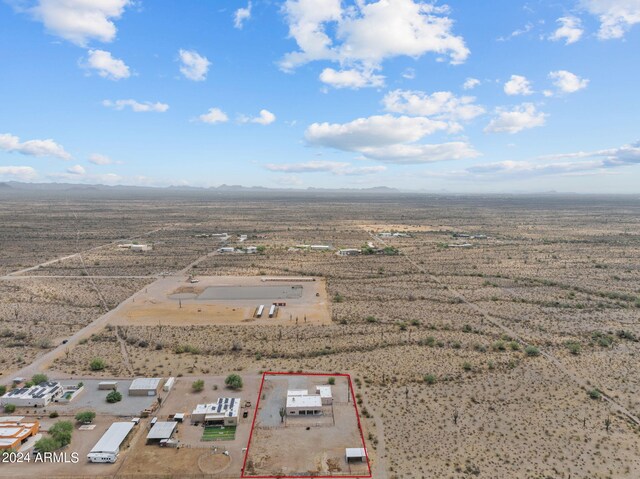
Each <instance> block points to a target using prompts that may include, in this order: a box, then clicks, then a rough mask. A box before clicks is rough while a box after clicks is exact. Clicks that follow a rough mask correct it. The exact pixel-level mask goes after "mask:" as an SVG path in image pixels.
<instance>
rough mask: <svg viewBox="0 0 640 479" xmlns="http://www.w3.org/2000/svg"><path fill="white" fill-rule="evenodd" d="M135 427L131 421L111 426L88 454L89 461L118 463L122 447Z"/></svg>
mask: <svg viewBox="0 0 640 479" xmlns="http://www.w3.org/2000/svg"><path fill="white" fill-rule="evenodd" d="M134 426H135V423H133V422H131V421H127V422H114V423H113V424H111V426H109V429H107V431H106V432H105V433H104V434H103V435H102V437H101V438H100V439H99V440H98V442H97V443H96V445H95V446H93V448H92V449H91V451H90V452H89V454H87V459H88V460H89V461H91V462H110V463H113V462H116V460H117V459H118V454H119V453H120V446H121V445H122V443H123V442H124V440H125V439H126V437H127V436H128V435H129V433H130V432H131V430H132V429H133V427H134Z"/></svg>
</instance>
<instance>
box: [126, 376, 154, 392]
mask: <svg viewBox="0 0 640 479" xmlns="http://www.w3.org/2000/svg"><path fill="white" fill-rule="evenodd" d="M161 380H162V378H136V379H134V380H133V381H132V382H131V386H129V390H132V389H133V390H137V389H144V390H152V389H154V390H155V389H158V386H159V385H160V381H161Z"/></svg>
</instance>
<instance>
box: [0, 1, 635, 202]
mask: <svg viewBox="0 0 640 479" xmlns="http://www.w3.org/2000/svg"><path fill="white" fill-rule="evenodd" d="M490 5H491V6H490V8H489V7H487V3H486V2H469V1H462V0H459V1H450V2H446V3H444V2H419V1H417V0H377V1H364V0H362V1H358V2H348V1H342V2H340V1H339V0H285V1H260V0H252V1H251V2H248V1H246V0H242V1H208V0H207V1H205V0H184V1H181V2H174V1H166V0H155V1H153V2H151V1H148V0H139V1H135V2H134V1H127V0H91V1H87V0H7V1H5V2H4V3H0V60H1V61H2V68H0V82H1V83H0V84H1V85H2V88H0V105H2V107H1V108H0V181H6V180H19V181H33V182H50V181H58V182H73V183H103V184H135V185H153V186H166V185H172V184H173V185H181V184H187V185H193V186H217V185H220V184H223V183H224V184H242V185H245V186H254V185H261V186H270V187H294V188H306V187H310V186H313V187H357V188H359V187H370V186H380V185H385V186H390V187H396V188H401V189H405V190H427V191H441V190H447V191H460V192H518V191H522V192H531V191H550V190H555V191H566V192H585V193H586V192H598V193H605V192H606V193H608V192H611V193H615V192H619V193H637V192H638V186H637V185H638V184H640V143H638V140H640V133H639V131H638V125H640V113H639V112H640V94H639V92H638V86H637V84H638V78H640V61H639V60H640V25H639V24H640V0H575V1H574V0H568V1H565V2H548V1H527V2H519V1H515V0H509V1H506V0H495V1H493V2H491V4H490Z"/></svg>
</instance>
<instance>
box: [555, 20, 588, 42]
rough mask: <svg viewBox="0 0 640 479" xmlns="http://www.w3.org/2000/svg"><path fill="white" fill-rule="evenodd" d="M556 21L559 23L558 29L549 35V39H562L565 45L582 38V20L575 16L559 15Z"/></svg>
mask: <svg viewBox="0 0 640 479" xmlns="http://www.w3.org/2000/svg"><path fill="white" fill-rule="evenodd" d="M557 22H558V23H559V24H560V26H559V27H558V29H557V30H556V31H555V32H553V34H552V35H550V36H549V39H550V40H553V41H560V40H564V43H565V45H571V44H572V43H575V42H577V41H578V40H580V38H582V34H583V33H584V30H583V28H582V22H581V21H580V19H579V18H577V17H571V16H569V17H560V18H558V20H557Z"/></svg>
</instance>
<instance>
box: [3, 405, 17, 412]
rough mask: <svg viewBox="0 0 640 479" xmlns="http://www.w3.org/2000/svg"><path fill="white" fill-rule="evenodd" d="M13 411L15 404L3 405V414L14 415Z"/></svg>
mask: <svg viewBox="0 0 640 479" xmlns="http://www.w3.org/2000/svg"><path fill="white" fill-rule="evenodd" d="M15 410H16V405H15V404H5V405H4V412H6V413H8V414H12V413H14V412H15Z"/></svg>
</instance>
